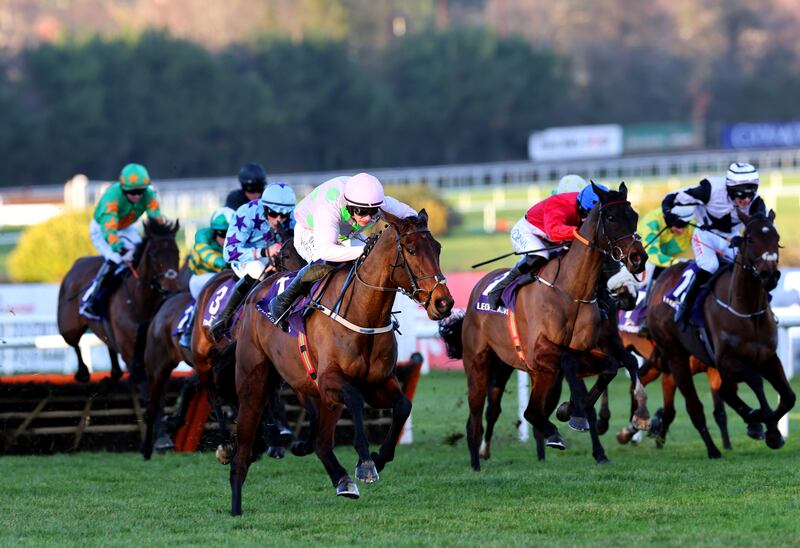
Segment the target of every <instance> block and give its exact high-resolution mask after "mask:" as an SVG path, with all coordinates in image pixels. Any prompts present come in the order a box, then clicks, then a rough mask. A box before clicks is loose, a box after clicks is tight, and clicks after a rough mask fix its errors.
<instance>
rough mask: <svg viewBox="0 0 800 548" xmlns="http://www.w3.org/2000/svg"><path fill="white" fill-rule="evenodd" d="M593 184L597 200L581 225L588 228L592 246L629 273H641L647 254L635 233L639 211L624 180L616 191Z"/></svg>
mask: <svg viewBox="0 0 800 548" xmlns="http://www.w3.org/2000/svg"><path fill="white" fill-rule="evenodd" d="M592 187H593V188H594V191H595V193H597V196H598V197H599V198H600V201H599V202H598V203H597V204H596V205H595V206H594V207H593V208H592V211H591V212H590V213H589V216H588V217H587V218H586V221H585V222H584V226H586V225H588V226H589V227H591V229H592V231H593V233H594V245H596V246H597V247H598V248H600V249H601V250H603V251H605V252H606V253H608V254H609V255H610V256H611V257H612V258H614V259H615V260H617V261H619V262H621V263H625V266H627V267H628V270H629V271H630V272H631V273H632V274H638V273H640V272H642V271H643V270H644V265H645V262H646V261H647V253H645V250H644V246H643V245H642V241H641V238H640V237H639V235H638V234H637V233H636V223H637V222H638V221H639V214H638V213H636V212H635V211H634V210H633V208H632V207H631V203H630V202H629V201H628V188H627V187H626V186H625V183H621V184H620V185H619V190H603V189H602V188H600V187H599V186H597V185H595V184H594V183H592Z"/></svg>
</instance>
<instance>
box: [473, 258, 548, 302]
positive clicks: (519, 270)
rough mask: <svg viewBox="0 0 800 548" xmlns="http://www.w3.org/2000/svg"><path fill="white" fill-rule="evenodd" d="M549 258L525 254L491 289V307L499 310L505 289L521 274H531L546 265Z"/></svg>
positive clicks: (489, 297)
mask: <svg viewBox="0 0 800 548" xmlns="http://www.w3.org/2000/svg"><path fill="white" fill-rule="evenodd" d="M547 260H548V259H547V258H546V257H542V256H541V255H525V256H524V257H523V258H522V259H521V260H520V261H519V262H518V263H517V264H516V265H514V268H512V269H511V270H509V271H508V274H506V276H505V277H504V278H503V279H502V280H500V282H498V284H497V285H495V286H494V287H493V288H492V290H491V291H489V294H488V295H487V299H488V301H489V307H490V308H491V309H492V310H497V309H498V308H499V307H500V306H501V305H502V304H503V290H504V289H505V288H506V287H508V286H509V285H510V284H511V282H513V281H514V280H516V279H517V278H519V277H520V276H522V275H524V274H529V273H531V272H533V271H534V270H536V269H538V268H541V267H543V266H544V265H546V264H547Z"/></svg>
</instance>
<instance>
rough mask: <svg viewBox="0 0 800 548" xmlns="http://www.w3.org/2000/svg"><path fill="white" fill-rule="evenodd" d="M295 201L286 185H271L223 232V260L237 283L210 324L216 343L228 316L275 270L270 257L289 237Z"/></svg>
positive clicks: (291, 229)
mask: <svg viewBox="0 0 800 548" xmlns="http://www.w3.org/2000/svg"><path fill="white" fill-rule="evenodd" d="M296 202H297V198H296V197H295V193H294V190H292V187H290V186H289V185H287V184H285V183H271V184H270V185H268V186H267V188H266V189H265V190H264V193H263V194H262V195H261V198H259V199H257V200H252V201H250V202H248V203H246V204H244V205H242V206H241V207H239V209H237V210H236V213H234V215H233V218H232V219H231V223H230V226H229V227H228V232H227V233H226V237H225V243H224V247H223V257H224V258H225V261H227V262H228V263H230V265H231V268H232V269H233V272H234V274H235V275H236V277H237V278H239V281H238V282H237V283H236V285H235V286H234V288H233V290H232V291H231V297H230V299H229V300H228V302H227V303H226V305H225V307H224V308H223V309H222V311H220V313H219V314H218V315H217V317H216V318H215V319H214V323H212V324H211V333H212V336H213V337H214V338H215V339H216V340H219V339H220V338H221V336H222V335H223V333H224V332H225V330H226V328H227V323H228V321H229V320H230V318H231V316H233V313H234V312H235V311H236V309H237V308H238V306H239V304H240V303H241V302H242V300H243V299H244V297H245V296H246V295H247V293H248V292H249V291H250V289H252V287H253V286H254V285H255V283H256V282H257V281H258V280H259V278H261V277H262V275H263V274H264V273H269V272H274V271H275V268H274V266H272V261H271V257H274V256H276V255H277V254H278V253H280V250H281V246H282V245H283V243H284V237H285V238H287V239H288V238H290V237H292V233H293V227H294V221H293V220H292V218H291V215H292V211H294V207H295V204H296ZM281 233H282V234H283V235H282V234H281Z"/></svg>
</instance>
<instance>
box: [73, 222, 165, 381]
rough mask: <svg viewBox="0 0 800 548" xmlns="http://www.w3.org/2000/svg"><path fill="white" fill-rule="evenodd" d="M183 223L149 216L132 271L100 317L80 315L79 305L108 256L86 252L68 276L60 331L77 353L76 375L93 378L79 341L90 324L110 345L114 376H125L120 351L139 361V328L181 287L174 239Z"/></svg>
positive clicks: (130, 363)
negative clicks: (97, 319) (153, 218)
mask: <svg viewBox="0 0 800 548" xmlns="http://www.w3.org/2000/svg"><path fill="white" fill-rule="evenodd" d="M178 228H179V223H178V222H177V221H176V222H175V223H164V224H161V223H158V222H155V221H149V220H148V221H146V222H145V223H144V231H145V237H144V239H143V240H142V242H141V243H140V244H139V245H138V246H137V247H136V252H135V253H134V259H133V262H132V264H131V266H130V269H129V271H128V272H126V274H123V280H122V282H121V287H119V288H118V289H117V290H116V291H113V292H112V293H111V296H110V297H109V298H108V299H107V301H106V303H107V306H106V312H107V313H106V314H104V317H103V318H102V319H101V320H99V321H92V320H88V319H87V318H85V317H83V316H81V315H80V314H79V313H78V307H79V306H80V300H81V296H82V295H83V292H84V291H85V290H86V288H87V287H88V286H89V284H91V283H92V279H93V278H94V275H95V273H96V272H97V270H98V269H99V268H100V266H101V265H102V264H103V258H102V257H81V258H80V259H78V260H77V261H75V264H74V265H72V268H70V270H69V272H67V275H66V276H64V280H63V281H62V282H61V288H60V289H59V292H58V332H59V333H60V334H61V336H62V337H64V340H65V341H66V342H67V344H68V345H70V346H71V347H73V348H74V349H75V354H76V355H77V356H78V371H77V372H76V373H75V380H77V381H79V382H86V381H88V380H89V369H88V368H87V367H86V363H84V361H83V357H82V356H81V351H80V347H79V346H78V343H79V342H80V339H81V337H82V336H83V334H84V333H85V332H86V330H87V329H88V328H91V329H92V332H93V333H94V334H95V335H97V336H98V337H99V338H100V340H102V341H103V342H104V343H106V345H107V346H108V354H109V357H110V358H111V379H112V380H113V381H116V380H118V379H119V378H120V377H121V376H122V370H121V369H120V367H119V360H118V359H117V354H118V353H119V354H121V355H122V359H123V360H125V363H126V364H128V367H129V368H131V367H133V366H134V363H135V350H136V349H135V346H136V338H137V332H138V331H139V330H140V329H142V326H144V327H145V328H146V322H148V321H149V320H150V318H152V316H153V314H154V313H155V312H156V310H157V309H158V306H159V304H160V303H161V300H162V299H163V298H164V296H166V295H169V294H171V293H173V292H175V291H176V290H177V288H178V246H177V244H176V243H175V234H176V233H177V232H178ZM112 311H113V312H112ZM142 330H143V329H142Z"/></svg>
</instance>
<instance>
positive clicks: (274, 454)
mask: <svg viewBox="0 0 800 548" xmlns="http://www.w3.org/2000/svg"><path fill="white" fill-rule="evenodd" d="M285 455H286V450H285V449H284V448H283V447H280V446H277V447H276V446H274V445H270V446H269V447H267V456H268V457H271V458H273V459H282V458H283V457H284V456H285Z"/></svg>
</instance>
